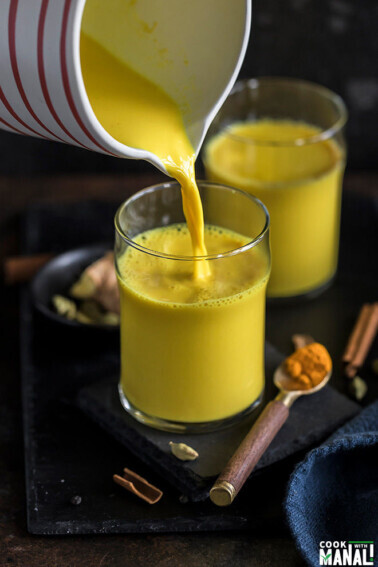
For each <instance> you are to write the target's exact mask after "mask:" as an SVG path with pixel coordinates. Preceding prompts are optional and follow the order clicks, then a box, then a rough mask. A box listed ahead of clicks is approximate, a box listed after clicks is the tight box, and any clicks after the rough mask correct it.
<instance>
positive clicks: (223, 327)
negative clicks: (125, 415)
mask: <svg viewBox="0 0 378 567" xmlns="http://www.w3.org/2000/svg"><path fill="white" fill-rule="evenodd" d="M81 65H82V73H83V78H84V83H85V87H86V90H87V94H88V97H89V101H90V103H91V105H92V108H93V111H94V113H95V114H96V116H97V119H98V120H99V122H100V123H101V124H102V126H103V127H104V128H105V129H106V130H107V131H108V132H109V134H110V135H112V136H113V137H114V138H115V139H116V140H118V141H120V142H122V143H124V144H126V145H128V146H132V147H135V148H142V149H144V150H149V151H150V152H153V153H154V154H155V155H157V156H158V157H159V158H160V159H161V160H162V162H163V163H164V165H165V166H166V169H167V171H168V172H169V174H170V175H172V176H173V177H174V178H176V179H177V180H178V181H179V183H180V184H181V187H182V196H183V210H184V214H185V217H186V221H187V226H186V225H183V226H179V227H177V226H168V227H166V228H164V229H153V230H151V231H149V232H147V233H143V234H141V235H138V236H137V237H136V239H135V240H136V241H137V242H143V246H144V247H145V248H149V249H150V250H157V251H159V250H160V251H162V250H163V251H164V252H165V253H166V254H167V253H168V254H175V255H186V256H203V255H206V253H207V252H208V253H210V254H214V253H216V254H218V253H222V252H225V251H229V250H233V249H235V248H238V247H239V246H241V245H243V244H245V243H246V242H247V241H248V239H246V238H245V237H244V236H242V235H239V234H236V233H231V232H228V231H225V230H222V229H221V228H217V229H215V228H213V227H210V226H204V222H203V213H202V204H201V200H200V196H199V192H198V189H197V186H196V183H195V176H194V160H195V156H194V151H193V148H192V146H191V144H190V142H189V140H188V137H187V135H186V132H185V127H184V124H183V120H182V117H181V114H180V111H179V109H178V107H177V105H176V104H175V103H174V101H173V100H172V99H170V98H169V97H168V96H167V95H166V94H165V93H164V92H163V91H162V90H161V89H159V88H158V87H157V86H155V85H153V84H152V83H151V82H149V81H148V80H146V79H145V78H143V77H142V76H140V75H139V74H137V73H135V72H134V71H133V70H132V69H130V68H128V67H127V66H126V65H125V64H123V63H122V62H121V61H119V60H117V59H116V58H115V57H114V56H113V55H111V54H110V53H109V52H107V51H106V50H105V49H103V48H102V47H101V46H100V45H99V44H98V43H96V42H95V41H93V40H92V39H90V38H89V37H87V36H86V35H85V34H82V37H81ZM178 228H180V230H178ZM264 250H265V248H264ZM231 260H232V263H231ZM268 275H269V259H268V252H267V251H266V250H265V252H262V251H261V250H260V249H257V248H253V249H251V250H250V251H248V252H247V253H243V254H240V255H236V256H233V257H232V259H231V258H230V261H228V259H222V261H220V260H217V259H215V260H207V261H204V260H200V261H181V262H180V261H171V262H169V261H167V260H163V259H161V258H158V257H156V256H152V255H148V254H143V253H142V252H140V251H138V250H136V249H134V248H132V247H129V248H128V249H127V251H126V252H125V254H124V255H123V257H122V258H121V260H120V261H119V263H118V277H119V284H120V296H121V387H122V390H123V392H124V394H125V396H126V398H127V399H128V400H129V401H130V402H131V403H132V404H133V405H134V406H135V407H136V408H137V409H139V410H141V411H142V412H144V413H146V414H149V415H152V416H154V417H159V418H163V419H166V420H172V421H180V422H204V421H211V420H217V419H222V418H226V417H229V416H232V415H234V414H236V413H238V412H239V411H241V410H244V409H245V408H247V407H249V406H250V405H251V404H252V403H253V402H254V401H255V400H256V399H257V398H258V396H259V395H260V393H261V391H262V389H263V382H264V371H263V344H264V318H265V288H266V284H267V279H268ZM225 337H227V340H225Z"/></svg>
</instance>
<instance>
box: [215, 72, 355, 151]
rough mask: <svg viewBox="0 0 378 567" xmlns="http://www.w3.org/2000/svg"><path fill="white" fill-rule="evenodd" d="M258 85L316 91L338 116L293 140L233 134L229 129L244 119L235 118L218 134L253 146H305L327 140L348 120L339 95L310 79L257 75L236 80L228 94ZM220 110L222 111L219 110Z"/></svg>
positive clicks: (251, 88) (257, 86)
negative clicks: (318, 128)
mask: <svg viewBox="0 0 378 567" xmlns="http://www.w3.org/2000/svg"><path fill="white" fill-rule="evenodd" d="M260 85H290V86H292V87H300V88H301V89H302V90H306V89H307V90H308V91H312V92H317V93H318V94H319V95H320V96H322V97H323V98H324V99H328V101H329V102H331V103H333V104H334V106H335V107H336V108H337V110H338V113H339V117H338V118H337V119H336V120H335V121H334V122H333V124H331V126H329V127H328V128H324V129H322V130H321V131H320V132H319V133H317V134H314V135H313V136H308V137H302V138H296V139H295V140H287V141H285V140H282V141H277V140H253V139H251V138H247V137H245V136H240V135H238V134H233V133H231V132H230V131H229V130H230V128H231V127H232V126H234V125H235V123H239V122H240V123H241V124H244V123H245V122H246V120H240V121H239V120H235V121H234V122H233V123H232V124H230V125H229V126H226V127H225V128H224V129H222V130H220V131H219V133H218V134H221V135H225V134H226V135H227V136H229V137H230V138H232V139H234V140H236V141H239V142H243V143H244V144H248V145H254V146H276V147H290V146H297V147H301V146H306V145H310V144H316V143H318V142H323V141H324V140H329V139H330V138H332V137H334V136H335V135H336V134H337V133H338V132H340V130H341V129H342V128H343V127H344V126H345V124H346V123H347V120H348V110H347V108H346V105H345V103H344V101H343V99H342V98H341V96H340V95H338V94H336V93H334V92H333V91H331V90H330V89H328V88H327V87H324V86H323V85H319V84H317V83H313V82H311V81H306V80H304V79H295V78H290V77H269V76H267V77H259V78H252V79H242V80H240V81H237V82H236V83H235V85H234V87H233V89H232V91H231V92H230V94H229V97H228V99H229V98H230V97H232V96H233V95H234V94H235V93H237V92H240V91H242V90H244V89H246V88H247V89H248V90H250V91H252V90H253V89H258V88H259V86H260ZM220 112H222V111H220Z"/></svg>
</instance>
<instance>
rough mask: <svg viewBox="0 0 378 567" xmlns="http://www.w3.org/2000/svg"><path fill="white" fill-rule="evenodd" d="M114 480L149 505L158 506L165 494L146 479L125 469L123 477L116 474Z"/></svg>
mask: <svg viewBox="0 0 378 567" xmlns="http://www.w3.org/2000/svg"><path fill="white" fill-rule="evenodd" d="M113 480H114V482H115V483H117V484H119V485H120V486H122V487H123V488H125V489H126V490H128V491H129V492H131V493H132V494H135V495H136V496H138V498H141V499H142V500H144V501H145V502H148V504H156V503H157V502H159V500H160V498H161V497H162V496H163V492H162V491H161V490H160V489H159V488H157V487H156V486H154V485H153V484H150V483H149V482H148V481H147V480H146V479H145V478H143V477H142V476H139V475H138V474H136V473H135V472H133V471H131V470H130V469H126V468H125V469H123V476H119V475H118V474H114V475H113Z"/></svg>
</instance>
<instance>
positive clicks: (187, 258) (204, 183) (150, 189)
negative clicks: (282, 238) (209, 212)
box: [114, 180, 270, 262]
mask: <svg viewBox="0 0 378 567" xmlns="http://www.w3.org/2000/svg"><path fill="white" fill-rule="evenodd" d="M197 185H198V186H199V187H200V188H202V187H209V186H211V187H217V188H220V189H223V190H227V191H232V192H233V193H235V194H241V195H243V196H244V197H246V198H248V199H249V200H250V201H252V202H254V203H255V204H256V205H257V206H258V207H259V208H260V209H261V210H262V212H263V213H264V215H265V225H264V227H263V229H262V230H261V232H260V233H259V234H258V235H257V236H256V237H255V238H253V239H251V240H250V241H249V242H247V243H246V244H243V246H240V247H239V248H235V249H233V250H227V251H226V252H222V253H221V254H207V255H205V256H180V255H175V254H165V253H164V252H159V251H158V250H152V249H151V248H146V247H145V246H142V245H141V244H139V243H138V242H135V240H133V238H132V237H130V236H129V235H128V234H127V233H126V232H125V231H124V230H123V229H122V227H121V223H120V216H121V214H122V212H123V210H124V209H125V208H126V207H127V206H128V205H130V204H132V203H133V202H134V201H136V200H137V199H139V198H140V197H141V196H143V195H145V194H148V193H153V192H154V191H158V190H160V191H161V190H163V189H166V188H168V187H173V186H177V188H178V189H179V188H180V184H179V183H178V181H173V180H172V181H167V182H164V183H158V184H156V185H151V186H149V187H146V188H144V189H141V190H140V191H138V192H137V193H134V195H132V196H131V197H129V198H128V199H126V201H124V202H123V203H122V204H121V205H120V206H119V207H118V209H117V212H116V214H115V217H114V225H115V229H116V232H117V234H118V235H119V236H120V237H121V238H122V240H123V241H124V242H126V243H127V244H128V245H129V246H131V247H132V248H135V249H137V250H139V251H140V252H144V253H145V254H149V255H150V256H156V257H157V258H165V259H167V260H180V261H186V262H188V261H191V262H198V261H202V260H219V259H221V258H229V257H232V256H236V255H238V254H242V253H244V252H246V251H248V250H251V249H252V248H254V247H255V246H257V244H259V243H260V242H261V241H262V240H263V239H264V237H265V235H266V234H267V232H268V230H269V227H270V216H269V212H268V209H267V208H266V206H265V205H264V203H263V202H262V201H260V199H258V198H257V197H255V196H254V195H250V194H249V193H247V192H246V191H242V190H241V189H236V188H235V187H231V186H229V185H224V184H222V183H212V182H211V181H203V180H199V181H197ZM167 226H169V225H167ZM221 228H222V227H221ZM150 230H153V229H150Z"/></svg>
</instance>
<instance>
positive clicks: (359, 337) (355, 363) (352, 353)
mask: <svg viewBox="0 0 378 567" xmlns="http://www.w3.org/2000/svg"><path fill="white" fill-rule="evenodd" d="M356 329H357V330H356ZM377 329H378V303H374V304H373V305H369V304H366V305H364V306H363V308H362V309H361V311H360V315H359V317H358V320H357V323H356V325H355V328H354V329H353V331H352V335H351V338H350V339H349V342H348V345H347V348H346V352H345V354H344V356H343V360H344V361H347V362H348V364H347V366H346V367H345V371H344V372H345V375H346V376H347V377H348V378H354V376H355V375H356V374H357V370H358V369H359V368H360V367H361V366H362V365H363V363H364V362H365V358H366V356H367V354H368V352H369V350H370V347H371V345H372V342H373V340H374V338H375V335H376V333H377ZM352 339H353V340H352Z"/></svg>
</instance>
